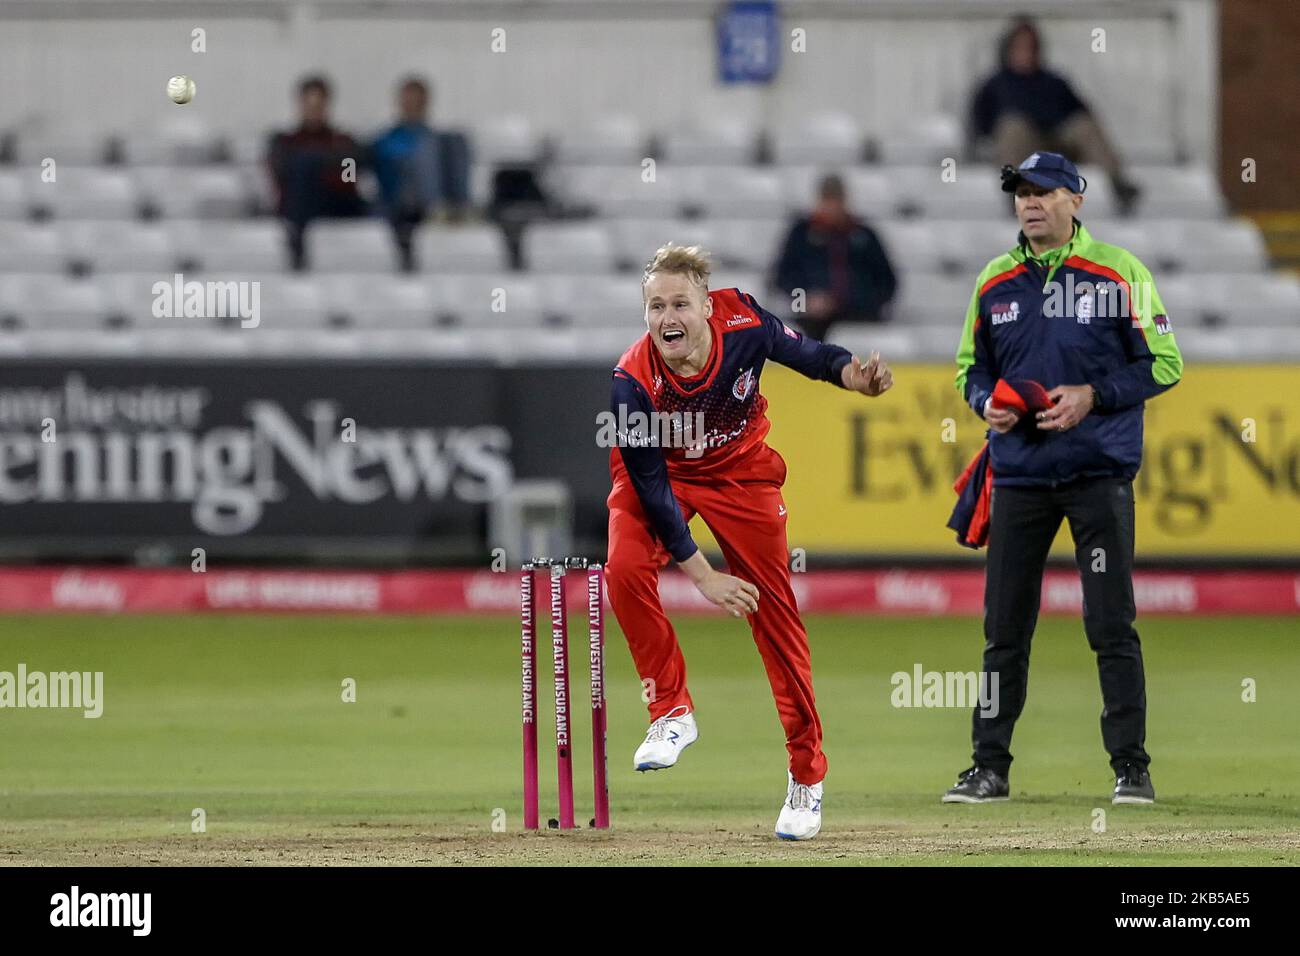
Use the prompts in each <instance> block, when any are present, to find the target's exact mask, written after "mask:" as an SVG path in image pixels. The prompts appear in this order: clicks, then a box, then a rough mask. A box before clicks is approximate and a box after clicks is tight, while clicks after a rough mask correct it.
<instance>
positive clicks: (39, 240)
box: [0, 220, 69, 272]
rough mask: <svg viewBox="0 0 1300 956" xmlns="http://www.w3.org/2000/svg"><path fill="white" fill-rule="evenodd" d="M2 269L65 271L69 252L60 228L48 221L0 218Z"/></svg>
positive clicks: (8, 270) (12, 270)
mask: <svg viewBox="0 0 1300 956" xmlns="http://www.w3.org/2000/svg"><path fill="white" fill-rule="evenodd" d="M0 250H3V252H0V272H65V271H66V270H67V268H68V265H69V261H68V252H67V250H66V249H65V248H64V243H63V236H62V235H61V234H60V232H59V230H57V229H55V228H54V227H53V226H52V225H48V224H45V223H33V222H25V221H22V220H18V221H13V220H0Z"/></svg>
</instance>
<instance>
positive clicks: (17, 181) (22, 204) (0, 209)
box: [0, 169, 39, 220]
mask: <svg viewBox="0 0 1300 956" xmlns="http://www.w3.org/2000/svg"><path fill="white" fill-rule="evenodd" d="M28 179H36V180H37V181H38V182H39V176H38V173H37V172H36V171H35V170H30V169H27V170H18V169H0V220H4V219H21V218H23V217H25V216H26V215H27V211H28V199H27V183H26V180H28Z"/></svg>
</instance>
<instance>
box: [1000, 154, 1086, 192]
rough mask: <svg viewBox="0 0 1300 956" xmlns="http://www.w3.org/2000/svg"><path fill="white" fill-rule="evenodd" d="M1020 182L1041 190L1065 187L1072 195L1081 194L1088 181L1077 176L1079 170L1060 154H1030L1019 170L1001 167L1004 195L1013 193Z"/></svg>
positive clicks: (1011, 167)
mask: <svg viewBox="0 0 1300 956" xmlns="http://www.w3.org/2000/svg"><path fill="white" fill-rule="evenodd" d="M1022 181H1023V182H1028V183H1033V184H1034V185H1035V186H1039V187H1041V188H1043V189H1060V188H1061V187H1065V188H1066V189H1068V190H1070V192H1072V193H1082V192H1083V191H1084V190H1085V189H1087V188H1088V180H1087V179H1085V178H1084V177H1082V176H1080V175H1079V168H1078V167H1077V166H1075V165H1074V163H1072V162H1070V161H1069V160H1068V159H1066V158H1065V157H1064V156H1062V155H1061V154H1060V153H1046V152H1037V153H1031V154H1030V155H1029V157H1028V158H1027V159H1025V161H1024V162H1022V163H1021V164H1020V168H1019V169H1016V168H1015V167H1013V166H1003V167H1002V191H1003V192H1004V193H1013V192H1015V191H1016V187H1017V186H1019V185H1020V183H1021V182H1022Z"/></svg>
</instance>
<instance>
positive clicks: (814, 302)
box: [774, 175, 898, 341]
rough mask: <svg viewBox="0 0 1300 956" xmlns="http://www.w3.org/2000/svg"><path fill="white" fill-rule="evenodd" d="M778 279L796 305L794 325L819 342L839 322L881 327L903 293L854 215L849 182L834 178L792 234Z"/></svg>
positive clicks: (885, 258) (882, 254) (823, 186)
mask: <svg viewBox="0 0 1300 956" xmlns="http://www.w3.org/2000/svg"><path fill="white" fill-rule="evenodd" d="M775 273H776V274H775V278H774V284H775V285H776V287H777V288H778V289H781V290H782V291H784V292H785V293H786V294H787V295H789V296H790V297H791V299H792V300H793V301H794V302H795V303H796V308H795V320H796V321H797V322H798V324H799V325H800V327H801V328H802V329H803V332H804V334H806V335H807V336H809V337H810V338H814V339H817V340H818V341H821V340H823V339H824V338H825V337H826V334H827V332H829V331H830V328H831V326H832V325H833V324H834V323H836V322H880V321H882V320H883V319H884V318H885V314H884V309H885V306H886V305H887V304H888V303H889V300H890V299H892V298H893V297H894V292H895V290H896V289H897V288H898V281H897V279H896V278H895V276H894V270H893V268H892V267H891V266H890V264H889V257H888V256H887V255H886V254H885V249H884V247H883V246H882V245H881V244H880V240H879V239H878V238H877V237H876V234H875V232H874V231H872V229H871V228H870V227H868V226H867V224H866V223H864V222H863V221H862V220H860V219H858V218H857V217H856V216H854V215H853V214H852V213H850V212H849V208H848V203H847V201H846V197H845V190H844V181H843V180H842V179H840V177H839V176H835V175H830V176H826V177H825V178H823V179H822V181H821V184H820V186H819V187H818V200H817V205H816V207H815V208H814V209H813V211H812V213H811V214H810V215H808V216H804V217H801V218H800V219H798V220H797V221H796V222H795V223H794V225H793V226H792V227H791V228H790V232H789V234H788V235H787V237H786V240H785V245H784V247H783V248H782V250H781V255H780V258H779V259H778V260H777V263H776V269H775ZM799 290H803V295H802V301H803V306H804V308H803V311H802V312H799V311H798V302H799V299H800V297H799Z"/></svg>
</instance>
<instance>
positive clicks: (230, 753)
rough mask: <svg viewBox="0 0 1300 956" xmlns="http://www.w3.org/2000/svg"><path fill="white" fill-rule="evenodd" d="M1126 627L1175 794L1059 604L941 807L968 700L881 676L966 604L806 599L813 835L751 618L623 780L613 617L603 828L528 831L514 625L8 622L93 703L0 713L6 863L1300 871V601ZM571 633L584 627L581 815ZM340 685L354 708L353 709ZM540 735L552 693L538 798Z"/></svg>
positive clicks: (633, 733)
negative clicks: (919, 608)
mask: <svg viewBox="0 0 1300 956" xmlns="http://www.w3.org/2000/svg"><path fill="white" fill-rule="evenodd" d="M1139 623H1140V629H1141V632H1142V635H1143V639H1144V645H1145V648H1146V661H1147V684H1148V696H1149V700H1150V715H1149V726H1148V748H1149V750H1150V751H1151V754H1152V756H1153V764H1152V768H1151V769H1152V774H1153V778H1154V781H1155V785H1156V791H1157V794H1158V796H1159V798H1160V802H1159V804H1157V805H1156V806H1151V807H1112V806H1111V805H1110V803H1109V793H1110V788H1111V785H1112V778H1111V775H1110V772H1109V768H1108V766H1107V763H1106V759H1105V754H1104V752H1103V751H1102V748H1101V738H1100V730H1099V727H1098V714H1099V711H1100V708H1101V700H1100V691H1099V690H1098V684H1097V675H1096V669H1095V666H1094V663H1093V657H1092V654H1091V652H1090V651H1089V649H1088V646H1087V642H1086V640H1085V639H1084V636H1083V633H1082V627H1081V625H1080V623H1079V622H1078V621H1077V620H1070V619H1063V618H1049V619H1045V620H1043V621H1042V622H1041V623H1040V625H1039V629H1038V634H1037V637H1036V639H1035V650H1034V656H1033V666H1032V669H1031V673H1030V684H1029V702H1028V706H1027V708H1026V712H1025V715H1024V717H1023V718H1022V719H1021V722H1020V725H1019V727H1018V729H1017V733H1016V741H1015V753H1016V755H1017V761H1016V764H1015V766H1014V768H1013V770H1012V776H1011V784H1012V800H1011V801H1010V802H1009V803H1005V804H997V805H989V806H983V807H970V806H944V805H941V804H940V803H939V795H940V794H941V793H942V791H943V790H944V789H945V787H947V786H948V785H949V784H951V782H952V780H953V777H954V775H955V774H956V773H957V772H958V771H960V770H962V769H963V768H965V767H966V766H967V763H968V757H969V719H970V718H969V712H968V711H967V710H965V709H961V710H957V709H946V710H945V709H928V710H926V709H896V708H894V707H892V706H891V704H890V694H891V690H892V687H891V684H890V675H891V674H892V673H894V672H895V671H907V672H910V671H911V670H912V668H913V666H914V665H915V664H917V663H920V664H921V665H922V666H923V667H924V668H925V669H927V670H976V669H978V667H979V653H980V648H981V645H982V638H981V635H980V633H979V624H978V622H977V621H975V620H973V619H968V618H960V619H959V618H951V619H921V618H884V617H870V618H851V617H815V616H814V617H810V618H809V619H808V626H809V631H810V633H811V635H812V642H813V660H814V670H815V680H816V689H817V693H818V700H819V705H820V708H821V712H822V717H823V722H824V725H825V732H826V752H827V755H828V757H829V760H830V775H829V776H828V778H827V781H826V786H827V790H826V797H825V803H824V820H825V822H824V825H823V830H822V834H821V836H819V837H818V838H817V839H816V840H814V841H812V842H810V843H807V844H787V843H782V842H780V841H777V840H775V839H774V838H773V837H772V836H771V831H772V827H773V824H774V822H775V818H776V813H777V811H778V809H779V808H780V804H781V800H782V797H783V796H784V791H785V750H784V746H783V742H782V736H781V731H780V725H779V724H778V722H777V719H776V712H775V708H774V707H773V704H772V700H771V695H770V693H769V690H768V686H767V682H766V679H765V677H764V673H763V670H762V667H761V664H760V661H759V657H758V653H757V651H756V650H755V648H754V646H753V643H752V640H751V638H750V636H749V633H748V630H747V629H746V628H745V626H744V625H743V624H742V623H740V622H734V621H732V620H730V619H726V618H722V617H720V616H719V617H684V618H682V619H681V620H680V621H679V629H680V631H681V635H682V642H683V646H684V649H685V652H686V656H687V661H688V665H689V667H690V674H691V688H692V692H693V694H694V696H695V702H696V707H697V715H698V719H699V722H700V729H701V738H700V740H699V742H698V743H697V744H695V746H694V747H692V748H691V749H690V750H689V751H688V752H687V753H686V755H685V756H684V757H683V758H682V762H681V763H680V764H679V765H678V766H677V767H675V768H674V769H672V770H669V771H661V772H658V773H652V774H637V773H634V772H633V771H632V770H631V758H632V751H633V749H634V748H635V747H636V745H637V744H638V743H639V742H640V738H641V735H642V733H643V732H644V726H645V712H644V705H642V704H641V702H640V693H641V688H640V684H639V682H638V680H637V678H636V676H635V674H634V673H633V671H632V666H631V660H630V658H629V655H628V653H627V650H626V647H625V646H624V644H623V641H622V637H621V635H620V633H619V632H618V630H617V628H616V627H615V626H613V625H612V622H611V626H610V629H609V635H608V645H609V653H608V655H607V656H608V675H609V677H608V683H609V698H610V725H609V754H610V760H609V764H610V790H611V796H612V807H613V809H612V816H613V824H614V826H613V829H612V830H610V831H608V832H603V833H597V832H594V831H590V830H585V831H582V832H576V833H559V832H545V831H544V832H541V833H524V832H521V823H522V820H521V817H520V794H521V784H520V744H519V717H518V711H519V658H518V623H517V621H516V620H515V619H514V618H511V617H499V618H483V617H476V618H466V617H438V618H418V617H292V616H280V617H270V616H266V617H246V616H215V615H213V616H166V617H163V616H123V617H98V616H9V617H5V618H0V671H11V672H12V671H16V670H17V666H18V664H19V662H22V663H24V664H26V666H27V669H28V671H29V672H30V671H62V670H74V669H75V670H81V671H103V672H104V681H105V703H104V714H103V716H102V717H101V718H99V719H98V720H91V719H85V718H84V717H82V716H81V714H80V712H77V711H67V710H49V709H46V710H31V709H24V710H16V709H7V708H6V709H0V862H4V863H9V864H20V865H21V864H83V863H84V864H123V863H128V864H129V863H138V864H152V863H170V864H212V863H344V864H346V863H367V864H369V863H384V862H392V863H441V864H446V863H467V864H472V863H512V864H513V863H559V862H586V863H602V864H614V865H617V864H633V865H645V864H658V863H662V864H682V863H705V864H707V863H714V862H726V863H744V864H764V863H824V864H857V863H884V864H945V865H950V864H995V865H996V864H1067V865H1069V864H1088V865H1106V866H1117V865H1133V864H1204V863H1210V864H1215V863H1222V864H1233V865H1245V864H1249V865H1270V864H1291V865H1294V864H1296V863H1300V748H1298V747H1297V732H1298V731H1300V626H1298V622H1297V619H1295V618H1253V619H1243V618H1213V617H1201V618H1195V617H1178V618H1157V617H1149V618H1146V619H1144V620H1142V621H1141V622H1139ZM582 625H583V620H582V617H581V615H576V616H575V620H574V625H573V630H574V633H575V634H577V635H578V636H577V637H576V639H575V638H574V636H573V635H571V638H570V640H571V653H572V656H573V658H574V662H575V667H574V670H575V672H577V673H578V674H579V675H580V677H579V679H578V680H577V681H576V682H575V689H574V699H575V702H577V703H578V704H579V706H578V708H577V711H576V713H577V717H576V720H575V751H576V753H577V755H578V759H577V761H576V765H575V781H576V786H575V789H576V792H577V797H578V808H579V811H578V812H579V814H580V816H581V819H582V820H583V821H585V820H586V819H587V818H588V817H589V816H590V812H591V786H590V779H591V778H590V762H589V760H590V758H589V753H590V723H589V719H588V717H587V712H586V710H585V707H584V706H583V703H584V701H585V666H584V664H583V655H582V642H583V641H584V640H585V634H583V633H581V627H582ZM547 646H548V645H547V644H546V641H545V635H544V634H543V640H542V644H541V649H542V651H543V652H545V651H546V649H547ZM542 670H543V673H545V670H544V669H542ZM349 677H350V678H354V679H355V680H356V682H357V701H356V703H344V702H342V700H341V684H342V682H343V680H344V679H345V678H349ZM1245 678H1253V679H1254V680H1255V681H1257V683H1258V700H1257V701H1256V702H1254V703H1244V702H1243V701H1242V699H1241V696H1242V681H1243V679H1245ZM548 693H549V685H546V684H543V689H542V694H541V696H542V699H543V701H544V702H547V703H549V698H548V696H547V695H548ZM552 727H553V724H552V723H551V708H550V707H549V706H546V707H544V708H543V720H542V723H541V727H540V733H539V737H540V739H541V740H542V755H543V759H542V773H543V778H542V779H543V788H542V799H543V808H542V812H543V817H545V816H548V815H552V814H553V813H554V812H555V811H554V807H555V802H554V789H555V785H554V769H553V767H554V764H553V753H554V748H553V747H548V746H547V743H548V741H549V740H550V739H551V734H552V733H553V731H552ZM195 808H202V809H203V810H204V811H205V814H206V826H207V829H206V832H204V833H193V832H191V812H192V811H193V810H194V809H195ZM1096 809H1100V810H1102V811H1104V813H1105V824H1106V826H1105V831H1104V832H1096V831H1095V830H1094V828H1093V824H1094V819H1095V816H1094V811H1095V810H1096ZM494 822H496V823H497V824H498V825H499V826H504V831H503V832H497V831H495V830H494Z"/></svg>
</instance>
